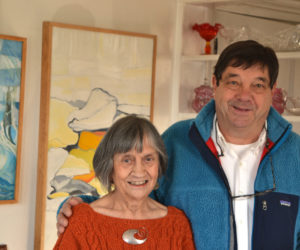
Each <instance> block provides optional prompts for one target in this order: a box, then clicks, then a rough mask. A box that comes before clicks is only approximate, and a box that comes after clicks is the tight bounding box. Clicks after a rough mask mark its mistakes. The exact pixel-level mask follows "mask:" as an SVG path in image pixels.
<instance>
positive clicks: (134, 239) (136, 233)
mask: <svg viewBox="0 0 300 250" xmlns="http://www.w3.org/2000/svg"><path fill="white" fill-rule="evenodd" d="M147 237H148V230H147V229H146V228H145V227H141V228H139V229H128V230H126V231H125V232H124V233H123V235H122V239H123V240H124V241H125V242H126V243H128V244H131V245H141V244H143V243H144V242H145V241H146V240H147Z"/></svg>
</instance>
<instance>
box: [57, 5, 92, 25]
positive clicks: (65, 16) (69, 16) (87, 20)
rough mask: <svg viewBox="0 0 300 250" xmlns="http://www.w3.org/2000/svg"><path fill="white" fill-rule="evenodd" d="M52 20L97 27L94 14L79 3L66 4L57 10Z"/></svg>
mask: <svg viewBox="0 0 300 250" xmlns="http://www.w3.org/2000/svg"><path fill="white" fill-rule="evenodd" d="M74 17H76V18H75V19H74ZM52 21H54V22H60V23H68V24H77V25H84V26H91V27H95V19H94V17H93V14H92V13H91V12H90V11H89V10H88V9H86V8H84V7H83V6H82V5H79V4H67V5H64V6H63V7H61V8H60V9H58V11H56V13H55V14H54V16H53V20H52Z"/></svg>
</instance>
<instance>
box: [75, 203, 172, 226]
mask: <svg viewBox="0 0 300 250" xmlns="http://www.w3.org/2000/svg"><path fill="white" fill-rule="evenodd" d="M78 206H82V207H86V210H89V212H90V213H91V214H93V215H94V216H95V217H97V218H102V219H106V220H110V221H116V222H118V221H119V222H132V221H135V222H155V221H161V220H165V219H167V218H168V217H170V216H171V215H172V214H173V213H174V211H175V209H176V208H175V207H172V206H167V210H168V211H167V214H166V215H165V216H163V217H159V218H153V219H127V218H119V217H113V216H110V215H105V214H101V213H98V212H96V211H94V209H93V208H92V207H91V206H90V205H89V204H86V203H81V204H79V205H78Z"/></svg>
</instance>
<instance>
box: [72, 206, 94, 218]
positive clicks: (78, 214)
mask: <svg viewBox="0 0 300 250" xmlns="http://www.w3.org/2000/svg"><path fill="white" fill-rule="evenodd" d="M94 217H95V212H94V210H93V209H92V208H91V206H90V205H89V204H87V203H84V202H83V203H81V204H78V205H76V206H74V207H73V215H72V216H71V218H70V221H71V220H73V221H87V220H92V219H93V218H94Z"/></svg>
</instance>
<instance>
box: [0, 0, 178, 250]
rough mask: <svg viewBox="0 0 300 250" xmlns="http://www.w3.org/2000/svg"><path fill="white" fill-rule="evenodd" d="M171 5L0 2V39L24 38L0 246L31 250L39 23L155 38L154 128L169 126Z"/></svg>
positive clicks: (107, 0) (129, 0)
mask: <svg viewBox="0 0 300 250" xmlns="http://www.w3.org/2000/svg"><path fill="white" fill-rule="evenodd" d="M174 15H175V1H174V0H163V1H162V0H151V1H149V0H81V1H80V0H26V1H23V0H0V34H5V35H12V36H20V37H26V38H27V39H28V40H27V62H26V78H25V106H24V108H25V109H24V121H23V142H22V155H21V159H22V162H21V173H20V197H19V202H18V203H17V204H10V205H0V243H6V244H7V245H8V249H9V250H24V249H33V246H34V224H35V222H34V219H35V193H36V178H37V175H36V172H37V159H38V129H39V103H40V84H41V82H40V79H41V49H42V22H43V21H55V22H64V23H71V24H79V25H86V26H93V27H102V28H109V29H117V30H125V31H134V32H142V33H150V34H156V35H158V51H157V52H158V53H157V62H156V83H155V101H154V124H155V125H156V126H157V127H158V129H159V131H160V132H163V131H164V130H165V129H166V128H167V127H168V125H169V119H170V99H171V98H170V94H169V93H170V92H171V90H170V87H171V66H172V64H171V59H172V58H171V56H172V49H173V48H172V45H173V41H172V38H173V33H174V20H175V16H174Z"/></svg>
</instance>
